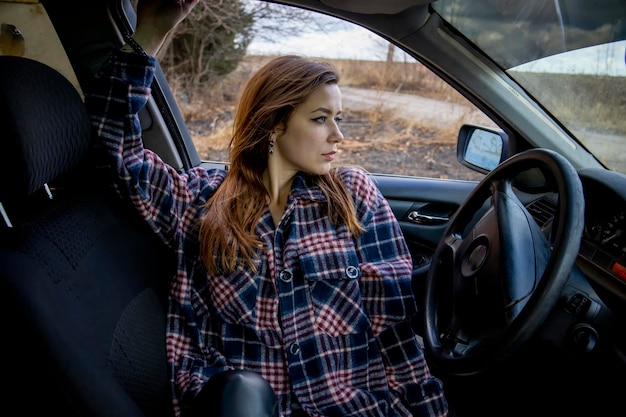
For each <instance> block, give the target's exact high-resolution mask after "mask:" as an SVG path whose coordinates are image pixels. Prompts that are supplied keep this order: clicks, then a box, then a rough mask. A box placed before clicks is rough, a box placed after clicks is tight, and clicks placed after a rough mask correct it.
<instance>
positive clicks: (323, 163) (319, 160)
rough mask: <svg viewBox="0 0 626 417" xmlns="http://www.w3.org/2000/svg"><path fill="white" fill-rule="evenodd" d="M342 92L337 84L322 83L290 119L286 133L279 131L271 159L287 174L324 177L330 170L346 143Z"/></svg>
mask: <svg viewBox="0 0 626 417" xmlns="http://www.w3.org/2000/svg"><path fill="white" fill-rule="evenodd" d="M340 121H341V91H340V90H339V86H338V85H337V84H323V85H321V86H320V87H318V88H317V89H316V90H314V91H313V93H312V94H311V95H310V96H309V98H308V99H307V100H306V101H305V102H304V103H302V104H301V105H300V106H298V107H297V108H296V109H295V110H294V111H293V113H292V114H291V115H290V117H289V119H288V120H287V128H286V129H285V130H280V129H277V130H276V139H275V145H274V153H273V154H272V155H270V159H272V158H275V159H276V160H275V161H272V162H273V163H278V164H279V166H280V169H281V170H282V172H283V173H285V174H286V175H294V174H295V173H296V172H298V171H304V172H307V173H309V174H315V175H321V174H325V173H327V172H328V171H329V170H330V167H331V162H333V160H334V159H335V154H336V153H337V144H338V143H339V142H341V141H342V140H343V135H342V133H341V131H340V130H339V126H338V122H340Z"/></svg>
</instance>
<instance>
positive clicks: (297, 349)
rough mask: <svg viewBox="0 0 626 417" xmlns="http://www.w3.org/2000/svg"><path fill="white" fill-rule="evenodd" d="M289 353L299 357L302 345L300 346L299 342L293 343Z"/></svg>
mask: <svg viewBox="0 0 626 417" xmlns="http://www.w3.org/2000/svg"><path fill="white" fill-rule="evenodd" d="M289 353H291V354H292V355H297V354H298V353H300V345H299V344H298V342H296V343H292V344H291V345H290V346H289Z"/></svg>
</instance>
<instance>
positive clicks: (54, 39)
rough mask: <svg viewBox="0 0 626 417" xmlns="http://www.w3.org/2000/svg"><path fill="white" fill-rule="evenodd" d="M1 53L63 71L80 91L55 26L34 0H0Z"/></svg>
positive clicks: (43, 9)
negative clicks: (28, 59) (24, 58)
mask: <svg viewBox="0 0 626 417" xmlns="http://www.w3.org/2000/svg"><path fill="white" fill-rule="evenodd" d="M0 55H13V56H23V57H26V58H30V59H34V60H35V61H39V62H43V63H45V64H47V65H49V66H50V67H52V68H54V69H56V70H57V71H59V72H60V73H61V74H63V75H64V76H65V77H66V78H67V79H68V80H70V81H71V82H72V84H73V85H74V86H75V87H76V89H77V90H78V91H79V93H81V95H82V92H81V89H80V86H79V84H78V80H77V79H76V76H75V74H74V71H73V69H72V66H71V65H70V62H69V59H68V58H67V55H66V53H65V50H64V49H63V46H62V45H61V41H60V40H59V37H58V36H57V34H56V31H55V30H54V26H52V23H51V22H50V18H49V17H48V14H47V13H46V10H45V8H44V7H43V6H42V5H41V4H40V3H39V2H38V1H36V0H19V1H15V0H14V1H6V0H3V1H0Z"/></svg>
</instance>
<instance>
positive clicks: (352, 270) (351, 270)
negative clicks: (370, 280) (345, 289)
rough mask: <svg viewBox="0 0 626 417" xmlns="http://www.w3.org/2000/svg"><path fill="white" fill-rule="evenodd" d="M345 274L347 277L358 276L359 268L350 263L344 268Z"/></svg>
mask: <svg viewBox="0 0 626 417" xmlns="http://www.w3.org/2000/svg"><path fill="white" fill-rule="evenodd" d="M346 275H347V276H348V278H352V279H354V278H356V277H358V276H359V268H357V267H356V266H352V265H350V266H349V267H347V268H346Z"/></svg>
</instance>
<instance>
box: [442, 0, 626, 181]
mask: <svg viewBox="0 0 626 417" xmlns="http://www.w3.org/2000/svg"><path fill="white" fill-rule="evenodd" d="M433 7H434V9H435V10H436V11H437V12H438V13H439V14H440V15H441V16H442V17H443V18H444V19H445V20H446V21H448V22H450V23H451V24H452V25H453V26H455V27H456V28H457V29H458V30H460V31H461V32H462V33H463V35H464V36H466V37H467V38H468V39H469V40H470V41H472V42H473V43H474V44H475V45H477V46H478V47H479V48H480V49H481V50H483V51H484V52H485V53H486V54H487V55H489V56H490V57H491V58H492V59H493V60H494V61H495V62H496V63H497V64H498V65H499V66H500V67H501V68H502V69H503V70H505V71H506V72H507V74H508V75H509V76H511V78H513V79H514V80H515V81H516V82H517V83H519V84H520V85H521V86H522V87H523V88H524V89H525V90H526V91H527V92H528V93H529V94H530V95H532V96H533V97H534V98H535V99H536V100H537V101H538V102H539V103H541V105H542V106H543V107H544V108H545V109H546V110H547V111H548V112H550V113H551V114H552V115H553V116H554V117H555V118H556V119H558V120H559V121H560V122H561V124H563V126H565V128H567V129H568V130H569V131H570V133H572V134H573V135H574V136H575V137H576V138H577V140H578V141H579V142H580V143H582V144H583V145H584V146H585V147H586V148H587V149H589V150H590V151H591V152H592V153H593V154H594V155H595V156H596V157H597V158H598V159H599V160H600V161H601V162H602V163H603V164H605V165H606V166H607V167H608V168H610V169H613V170H616V171H619V172H622V173H626V146H624V142H625V141H626V41H625V39H626V19H625V17H626V2H624V1H623V0H601V1H594V2H590V1H586V0H554V1H549V0H527V1H523V2H522V1H510V0H478V1H472V2H468V1H462V0H438V1H436V2H434V3H433Z"/></svg>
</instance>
